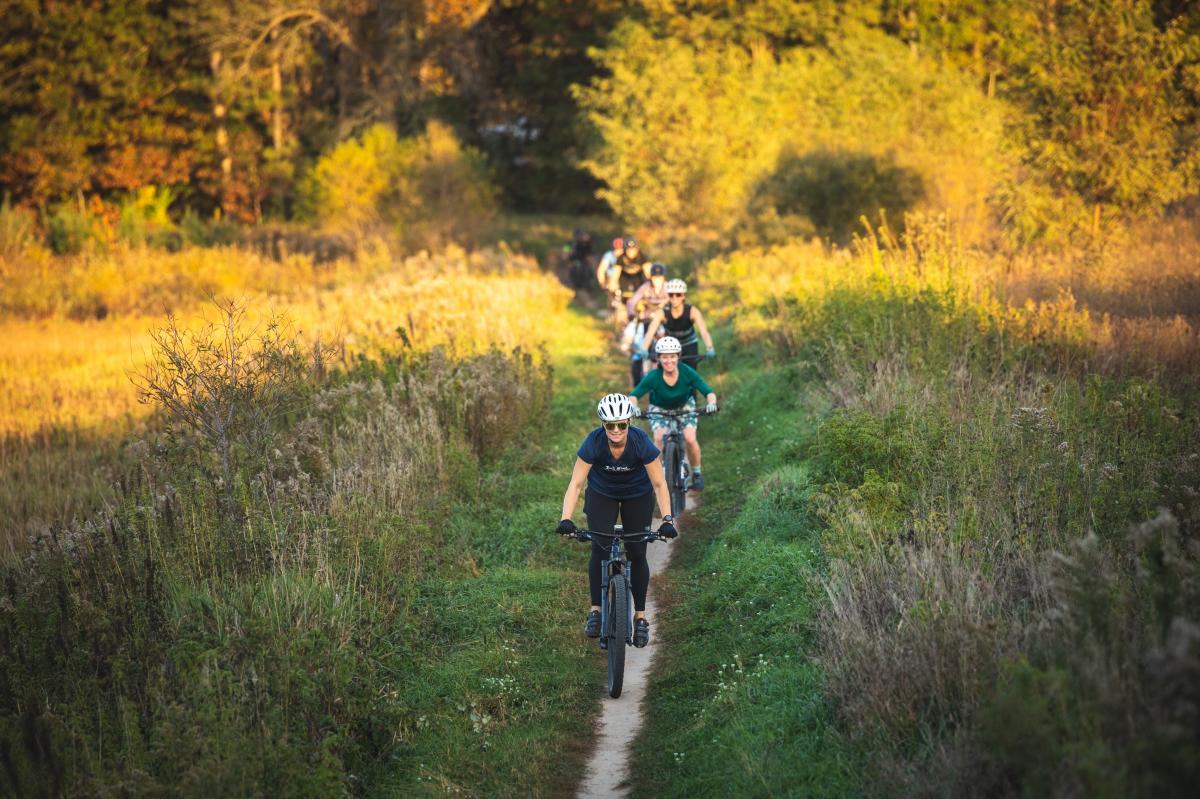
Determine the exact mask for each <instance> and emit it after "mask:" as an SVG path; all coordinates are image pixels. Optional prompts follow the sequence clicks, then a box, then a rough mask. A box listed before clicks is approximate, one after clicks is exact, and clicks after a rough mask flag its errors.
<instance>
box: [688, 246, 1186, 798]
mask: <svg viewBox="0 0 1200 799" xmlns="http://www.w3.org/2000/svg"><path fill="white" fill-rule="evenodd" d="M1151 250H1152V251H1154V252H1159V253H1161V252H1170V251H1172V250H1171V248H1169V247H1167V248H1166V249H1154V248H1151ZM1145 251H1146V250H1145V249H1137V248H1134V249H1130V250H1126V252H1130V253H1133V252H1145ZM1174 251H1175V252H1177V253H1179V255H1180V257H1181V258H1183V259H1184V263H1182V264H1175V266H1174V267H1172V269H1173V270H1174V271H1171V270H1165V269H1164V271H1166V272H1169V273H1170V274H1174V275H1176V276H1178V277H1179V279H1180V280H1181V281H1185V282H1186V280H1188V279H1189V278H1188V275H1189V273H1190V267H1189V266H1188V264H1189V263H1190V262H1191V260H1190V259H1191V258H1192V257H1193V256H1192V255H1191V253H1190V251H1188V250H1187V249H1186V248H1176V249H1175V250H1174ZM1089 257H1091V256H1089ZM1164 257H1165V256H1164ZM1108 268H1109V269H1110V270H1111V271H1109V272H1107V273H1105V272H1095V273H1090V274H1087V275H1084V273H1083V272H1082V271H1081V270H1082V265H1080V266H1079V269H1075V270H1065V271H1063V272H1062V273H1061V274H1060V276H1059V278H1057V279H1051V277H1047V276H1046V275H1043V276H1042V277H1044V278H1045V280H1044V281H1042V282H1039V283H1038V284H1037V285H1036V286H1035V285H1033V284H1032V283H1031V282H1030V281H1028V280H1025V279H1024V278H1023V277H1022V276H1021V275H1020V274H1019V273H1015V272H1014V271H1013V270H1011V269H1009V264H1007V263H1006V262H1005V261H1002V260H999V259H996V258H992V257H990V256H988V255H987V254H986V253H980V252H976V251H972V250H970V249H968V248H964V247H961V246H959V244H958V243H957V242H956V241H955V240H954V237H953V235H952V231H948V230H947V229H946V228H945V227H943V226H933V227H926V228H924V229H918V230H915V231H913V233H912V235H910V236H909V237H906V238H905V239H903V240H895V239H893V238H891V237H890V236H889V234H887V232H886V231H884V232H882V233H880V234H879V235H877V236H876V237H871V238H868V239H866V240H863V241H861V242H860V244H859V247H858V248H857V249H856V250H855V251H853V252H840V253H836V254H834V255H833V256H829V255H827V254H826V253H825V252H824V251H823V250H821V249H820V248H817V247H811V246H807V245H803V244H793V245H790V246H788V247H781V248H776V249H774V250H771V251H767V252H762V251H756V252H750V253H739V254H734V255H732V256H730V257H728V258H725V259H722V260H718V261H715V262H713V263H711V264H709V265H708V266H706V267H705V269H704V276H705V278H706V280H707V281H708V283H709V284H710V286H711V288H710V289H709V292H708V300H709V302H718V301H719V302H722V303H736V302H737V301H738V300H739V299H740V298H745V299H749V300H750V301H751V302H753V303H755V305H754V307H753V308H752V309H749V310H747V309H740V310H739V311H738V313H737V315H736V318H735V320H734V321H735V327H736V329H737V331H738V334H739V338H740V339H741V341H742V343H743V344H744V345H745V344H750V345H753V346H755V347H764V346H765V347H767V348H768V349H769V351H770V352H771V358H770V360H773V361H778V362H783V363H786V364H788V365H789V366H791V367H792V368H796V367H797V366H798V367H800V368H801V369H802V370H804V371H806V373H807V374H809V375H810V376H811V377H813V378H814V380H815V382H816V385H817V386H818V387H819V389H818V394H819V397H820V401H821V404H824V405H825V406H826V407H828V408H829V409H830V410H829V411H828V414H827V415H826V416H825V418H824V419H823V420H822V422H821V424H820V426H819V427H818V428H817V429H816V430H815V431H812V432H808V431H802V430H801V431H796V436H797V439H798V440H800V441H804V442H807V443H806V444H805V445H804V446H803V447H801V448H800V451H802V452H803V454H804V456H805V458H806V460H807V461H808V463H809V465H810V467H811V470H812V475H811V477H812V480H813V482H814V483H815V485H814V489H815V490H813V492H812V495H811V498H810V499H809V500H808V502H807V503H806V504H805V507H804V510H805V512H806V514H807V515H808V516H810V517H812V518H816V519H817V520H818V521H819V524H820V527H821V543H822V548H823V550H824V552H825V555H826V556H827V557H828V558H829V559H830V563H831V565H830V569H829V575H828V578H827V582H826V585H825V588H826V597H827V602H826V604H825V606H824V609H823V611H822V613H821V617H820V620H819V623H818V625H817V630H818V636H819V641H820V645H819V650H820V662H821V664H822V666H823V667H824V669H825V672H826V676H827V680H826V684H825V691H826V695H827V696H828V697H829V698H830V699H832V701H833V705H834V707H835V708H836V710H837V713H838V715H839V718H840V720H841V725H842V727H843V730H844V731H845V732H846V733H847V734H848V735H849V736H850V737H851V738H852V739H855V740H857V741H858V742H859V743H860V744H861V745H862V748H863V750H864V751H865V752H867V753H869V756H868V759H869V761H870V765H871V768H872V777H873V779H872V781H871V782H872V784H873V785H874V786H875V791H876V792H877V793H879V794H893V795H940V796H950V795H952V796H963V795H977V796H996V795H1018V794H1023V795H1030V794H1032V795H1045V794H1056V795H1080V794H1096V793H1105V792H1112V793H1114V794H1115V795H1145V794H1153V793H1164V794H1167V795H1186V792H1187V791H1188V790H1189V786H1192V785H1194V784H1195V779H1196V778H1197V776H1198V775H1197V773H1196V763H1198V762H1200V756H1198V753H1200V741H1197V739H1196V738H1195V736H1194V735H1193V734H1192V732H1191V731H1193V730H1194V729H1196V727H1195V724H1196V721H1197V716H1196V713H1195V708H1196V707H1200V696H1198V695H1197V693H1196V687H1195V686H1196V685H1197V683H1195V682H1194V681H1191V680H1190V679H1189V678H1188V677H1186V676H1184V675H1190V674H1196V673H1197V669H1200V646H1198V644H1197V642H1200V637H1197V636H1196V635H1195V630H1197V629H1200V617H1197V615H1196V610H1195V608H1196V606H1195V602H1194V599H1195V575H1196V574H1197V573H1198V569H1200V549H1198V548H1197V544H1196V542H1197V540H1198V538H1197V535H1198V533H1200V406H1198V405H1197V403H1196V393H1195V389H1196V384H1197V383H1196V378H1197V375H1198V374H1200V358H1198V353H1200V341H1198V339H1197V327H1196V320H1195V318H1194V317H1191V316H1185V315H1183V314H1182V313H1176V312H1178V311H1186V312H1188V313H1189V314H1190V313H1192V312H1194V310H1195V308H1194V307H1193V306H1190V305H1188V304H1187V302H1185V301H1184V300H1186V298H1180V297H1176V298H1175V300H1176V302H1175V303H1174V304H1172V305H1170V306H1169V307H1167V306H1161V307H1167V315H1165V316H1146V315H1142V314H1143V312H1144V311H1146V310H1147V309H1148V308H1154V307H1160V306H1158V305H1156V304H1155V303H1156V302H1157V300H1155V301H1154V302H1150V303H1149V304H1148V301H1147V298H1148V297H1150V296H1151V294H1150V293H1147V292H1156V291H1158V289H1156V288H1155V289H1151V288H1147V287H1151V286H1153V285H1154V283H1153V279H1152V275H1153V274H1154V271H1155V270H1159V269H1163V266H1162V265H1161V264H1160V263H1159V262H1157V261H1155V260H1153V259H1151V260H1149V261H1140V260H1137V259H1132V260H1130V261H1129V262H1127V263H1125V264H1123V265H1121V264H1109V265H1108ZM1047 274H1048V275H1051V276H1052V275H1053V272H1049V271H1048V273H1047ZM1072 281H1073V282H1072ZM1167 283H1168V287H1167V289H1166V290H1165V291H1167V292H1169V291H1172V290H1173V288H1172V287H1173V286H1177V285H1178V284H1177V283H1175V284H1172V283H1171V282H1170V281H1167ZM1015 286H1023V287H1024V288H1025V291H1024V293H1023V294H1022V293H1021V292H1018V291H1016V290H1015V289H1014V287H1015ZM1121 286H1129V287H1135V288H1133V289H1131V291H1132V292H1133V296H1130V297H1127V298H1125V299H1122V296H1123V295H1122V294H1121V293H1120V287H1121ZM1101 287H1108V288H1107V289H1105V290H1106V291H1109V293H1108V294H1105V293H1103V292H1101V291H1100V288H1101ZM1076 290H1078V291H1080V294H1082V295H1085V296H1089V297H1093V298H1094V297H1102V298H1107V299H1106V302H1107V303H1108V304H1107V305H1106V306H1105V307H1106V308H1107V311H1101V310H1099V309H1093V308H1091V307H1089V306H1088V305H1085V304H1083V303H1082V302H1081V301H1080V300H1079V299H1078V297H1077V296H1076V295H1075V294H1074V292H1075V291H1076ZM1089 292H1090V293H1089ZM1164 296H1165V295H1164ZM1014 299H1019V300H1020V301H1019V302H1017V301H1014ZM1117 311H1120V312H1121V314H1120V315H1118V314H1117V313H1116V312H1117Z"/></svg>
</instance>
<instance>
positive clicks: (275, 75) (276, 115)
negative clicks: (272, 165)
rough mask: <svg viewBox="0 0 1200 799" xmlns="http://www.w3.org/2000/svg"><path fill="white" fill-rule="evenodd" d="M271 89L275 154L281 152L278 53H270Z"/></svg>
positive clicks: (281, 88)
mask: <svg viewBox="0 0 1200 799" xmlns="http://www.w3.org/2000/svg"><path fill="white" fill-rule="evenodd" d="M271 91H272V92H274V93H275V107H274V108H273V109H272V110H271V144H272V146H274V148H275V155H276V157H279V156H280V155H281V154H282V153H283V137H284V133H285V131H284V126H283V67H282V66H281V65H280V63H279V53H272V54H271Z"/></svg>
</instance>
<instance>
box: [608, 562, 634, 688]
mask: <svg viewBox="0 0 1200 799" xmlns="http://www.w3.org/2000/svg"><path fill="white" fill-rule="evenodd" d="M605 634H606V636H607V639H608V695H609V696H611V697H612V698H613V699H616V698H617V697H619V696H620V695H621V686H622V684H623V683H624V682H625V641H626V640H627V639H628V638H629V588H628V587H627V585H626V583H625V575H623V574H614V575H613V576H612V578H611V579H610V580H609V581H608V629H607V630H605Z"/></svg>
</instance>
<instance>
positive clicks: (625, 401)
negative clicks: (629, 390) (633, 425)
mask: <svg viewBox="0 0 1200 799" xmlns="http://www.w3.org/2000/svg"><path fill="white" fill-rule="evenodd" d="M596 415H598V416H599V417H600V420H601V421H602V422H621V421H624V420H626V419H631V418H633V403H632V402H630V401H629V397H627V396H625V395H624V394H606V395H604V397H603V398H602V399H601V400H600V402H599V404H597V405H596Z"/></svg>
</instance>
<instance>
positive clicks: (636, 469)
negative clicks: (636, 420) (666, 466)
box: [577, 425, 658, 499]
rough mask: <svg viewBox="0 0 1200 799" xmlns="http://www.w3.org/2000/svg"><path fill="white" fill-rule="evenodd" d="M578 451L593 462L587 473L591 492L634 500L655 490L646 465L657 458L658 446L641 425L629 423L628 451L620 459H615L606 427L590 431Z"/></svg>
mask: <svg viewBox="0 0 1200 799" xmlns="http://www.w3.org/2000/svg"><path fill="white" fill-rule="evenodd" d="M577 454H578V455H579V458H580V460H582V461H583V462H584V463H590V464H591V465H592V468H591V470H590V471H589V472H588V490H590V491H595V492H596V493H598V494H603V495H604V496H606V497H612V498H613V499H633V498H635V497H640V496H642V495H643V494H647V493H649V492H650V491H651V490H652V486H651V485H650V476H649V475H647V474H646V464H647V463H652V462H653V461H654V459H655V458H657V457H658V447H656V446H654V440H653V439H652V438H650V436H649V435H647V434H646V431H645V430H643V429H642V428H640V427H634V426H632V425H630V427H629V436H628V438H627V440H626V442H625V451H624V452H622V453H621V457H620V458H619V459H616V460H614V459H613V456H612V450H610V449H609V448H608V436H606V435H605V434H604V428H603V427H597V428H596V429H595V430H593V431H592V432H590V433H588V436H587V438H585V439H584V440H583V443H582V444H580V445H579V452H578V453H577Z"/></svg>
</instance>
